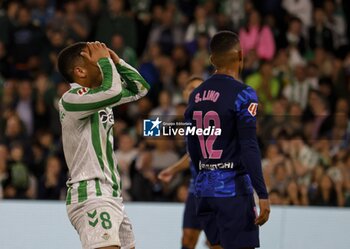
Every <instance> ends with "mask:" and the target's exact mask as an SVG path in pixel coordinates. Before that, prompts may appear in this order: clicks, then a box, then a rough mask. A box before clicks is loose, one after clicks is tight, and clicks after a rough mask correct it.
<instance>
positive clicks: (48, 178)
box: [38, 156, 66, 200]
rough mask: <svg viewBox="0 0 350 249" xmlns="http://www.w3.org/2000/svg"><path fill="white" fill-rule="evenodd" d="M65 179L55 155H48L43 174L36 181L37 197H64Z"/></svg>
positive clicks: (48, 198) (53, 198)
mask: <svg viewBox="0 0 350 249" xmlns="http://www.w3.org/2000/svg"><path fill="white" fill-rule="evenodd" d="M65 179H66V177H65V176H64V174H63V171H62V165H61V162H60V160H59V158H57V157H56V156H50V157H48V158H47V161H46V168H45V173H44V175H43V176H42V177H41V178H40V180H39V182H38V199H42V200H59V199H64V198H65V189H66V188H65Z"/></svg>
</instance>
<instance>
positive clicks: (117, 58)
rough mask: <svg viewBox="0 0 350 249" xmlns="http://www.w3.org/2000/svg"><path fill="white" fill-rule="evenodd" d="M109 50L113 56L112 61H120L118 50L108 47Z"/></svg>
mask: <svg viewBox="0 0 350 249" xmlns="http://www.w3.org/2000/svg"><path fill="white" fill-rule="evenodd" d="M108 52H109V55H110V56H111V59H112V61H113V62H114V63H115V64H118V63H119V61H120V58H119V56H118V55H117V53H116V52H114V51H113V50H112V49H110V48H108Z"/></svg>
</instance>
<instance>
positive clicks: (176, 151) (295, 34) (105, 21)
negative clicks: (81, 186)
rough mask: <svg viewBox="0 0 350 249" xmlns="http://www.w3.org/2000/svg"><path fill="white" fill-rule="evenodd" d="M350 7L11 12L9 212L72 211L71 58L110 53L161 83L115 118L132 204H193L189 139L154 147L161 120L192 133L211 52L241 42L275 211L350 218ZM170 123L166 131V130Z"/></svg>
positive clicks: (4, 25)
mask: <svg viewBox="0 0 350 249" xmlns="http://www.w3.org/2000/svg"><path fill="white" fill-rule="evenodd" d="M348 24H350V1H345V0H343V1H342V0H264V1H258V0H255V1H254V0H245V1H243V0H221V1H219V0H197V1H195V0H193V1H190V0H178V1H175V0H168V1H167V0H138V1H136V0H129V1H127V0H75V1H67V0H62V1H57V0H22V1H19V0H11V1H10V0H8V1H0V96H1V97H0V183H1V184H0V198H5V199H64V198H65V193H66V185H65V182H66V180H67V167H66V165H65V160H64V155H63V152H62V144H61V140H60V133H61V131H60V129H61V127H60V122H59V114H58V111H57V103H58V101H59V99H60V97H61V96H62V94H63V93H64V92H65V91H67V90H68V89H69V87H70V86H69V84H68V83H67V82H65V81H64V80H63V79H62V77H61V76H60V75H59V73H58V72H57V70H56V66H55V65H56V60H57V53H58V52H59V51H60V50H61V49H62V48H64V47H65V46H67V45H69V44H72V43H74V42H76V41H95V40H98V41H102V42H104V43H106V44H107V45H108V46H109V47H110V48H111V49H113V50H114V51H116V52H117V53H118V54H119V55H120V57H122V58H123V59H124V60H125V61H127V62H128V63H129V64H131V65H133V66H134V67H136V68H138V69H139V71H140V73H141V74H142V75H143V77H144V78H145V79H146V80H147V81H148V82H149V83H150V85H151V90H150V92H149V94H148V95H147V97H145V98H142V99H141V100H139V101H138V102H136V103H131V104H128V105H123V106H120V107H118V108H117V109H116V110H115V114H116V115H115V119H116V124H115V129H114V134H115V149H116V150H115V153H116V156H117V159H118V163H119V166H120V168H121V175H122V182H123V188H124V190H123V191H124V192H123V196H124V199H125V200H127V201H180V202H183V201H184V200H185V199H186V196H187V191H188V183H189V178H190V173H189V172H187V171H186V172H184V173H183V174H181V175H179V176H177V177H176V178H175V179H173V181H171V183H170V184H164V183H162V182H160V181H159V180H158V179H157V173H158V172H159V171H160V170H162V169H164V168H166V167H168V166H170V165H171V164H172V163H174V162H176V161H177V160H178V159H179V158H180V157H181V156H182V155H183V154H184V153H186V146H185V141H184V138H183V137H162V138H159V139H150V138H146V137H143V136H142V122H143V119H144V118H147V117H148V115H154V116H161V117H163V121H174V120H176V121H182V120H183V113H184V110H185V109H186V104H185V103H186V100H184V99H183V98H182V94H181V93H182V90H183V89H184V87H185V85H186V83H187V80H188V79H189V77H191V76H192V75H196V76H200V77H202V78H204V79H206V78H207V77H209V76H210V74H212V73H213V68H212V66H211V65H210V61H209V51H208V43H209V41H210V38H211V37H212V36H213V35H214V34H215V33H216V32H217V31H219V30H233V31H235V32H237V34H239V37H240V40H241V44H242V49H243V53H244V64H245V66H244V70H243V72H242V80H243V81H244V82H245V83H246V84H248V85H250V86H252V87H253V88H254V89H256V91H257V93H258V96H259V101H260V105H259V108H260V109H259V122H258V138H259V142H260V146H261V154H262V166H263V172H264V177H265V180H266V184H267V187H268V190H269V192H270V199H271V203H272V204H276V205H319V206H350V153H349V152H350V148H349V142H350V137H349V135H350V125H349V113H350V107H349V103H350V102H349V101H350V52H349V44H350V43H349V41H350V25H348ZM164 119H166V120H164Z"/></svg>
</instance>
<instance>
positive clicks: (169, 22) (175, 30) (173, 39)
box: [148, 8, 183, 55]
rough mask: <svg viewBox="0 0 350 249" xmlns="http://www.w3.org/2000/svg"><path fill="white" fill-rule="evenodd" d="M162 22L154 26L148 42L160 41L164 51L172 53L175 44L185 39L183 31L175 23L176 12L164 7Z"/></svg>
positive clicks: (166, 53)
mask: <svg viewBox="0 0 350 249" xmlns="http://www.w3.org/2000/svg"><path fill="white" fill-rule="evenodd" d="M161 13H162V14H161V17H160V23H159V24H157V23H155V24H154V26H153V27H152V29H151V31H150V34H149V38H148V44H153V43H158V44H159V46H160V49H161V51H162V53H164V54H165V55H170V54H171V51H172V49H173V48H174V46H175V45H179V44H181V43H182V41H183V31H182V30H181V29H180V27H178V26H177V25H176V24H174V13H173V12H172V11H171V10H170V9H167V8H165V9H163V10H162V12H161Z"/></svg>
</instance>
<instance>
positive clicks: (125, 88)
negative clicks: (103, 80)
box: [115, 59, 150, 105]
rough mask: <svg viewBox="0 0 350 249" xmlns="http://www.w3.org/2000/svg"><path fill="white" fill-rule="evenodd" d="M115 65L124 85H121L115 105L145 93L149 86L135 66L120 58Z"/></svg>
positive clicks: (138, 97) (140, 96) (137, 97)
mask: <svg viewBox="0 0 350 249" xmlns="http://www.w3.org/2000/svg"><path fill="white" fill-rule="evenodd" d="M116 67H117V70H118V73H119V74H120V76H121V77H122V79H123V80H124V82H125V85H122V93H121V99H120V100H119V101H118V103H116V104H115V105H121V104H124V103H128V102H132V101H136V100H138V99H140V98H142V97H143V96H145V95H146V94H147V92H148V90H149V88H150V86H149V84H148V83H147V82H146V81H145V79H144V78H142V76H141V75H140V74H139V73H138V72H137V70H136V69H135V68H133V67H132V66H130V65H129V64H127V63H126V62H125V61H123V60H122V59H119V62H118V63H117V64H116Z"/></svg>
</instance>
